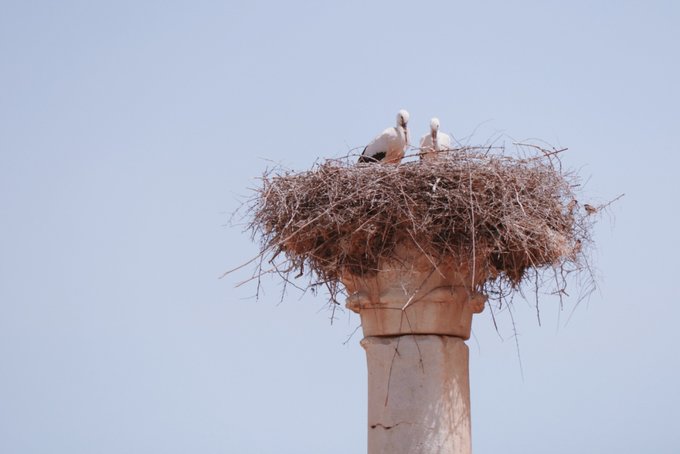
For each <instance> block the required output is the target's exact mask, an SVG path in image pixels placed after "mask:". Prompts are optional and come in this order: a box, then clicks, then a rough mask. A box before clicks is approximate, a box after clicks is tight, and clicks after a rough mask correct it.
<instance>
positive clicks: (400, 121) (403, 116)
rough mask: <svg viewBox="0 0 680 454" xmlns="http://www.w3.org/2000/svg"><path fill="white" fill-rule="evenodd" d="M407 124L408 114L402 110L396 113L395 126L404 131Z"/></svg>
mask: <svg viewBox="0 0 680 454" xmlns="http://www.w3.org/2000/svg"><path fill="white" fill-rule="evenodd" d="M407 123H408V112H407V111H405V110H404V109H401V110H400V111H399V112H398V113H397V126H401V127H402V128H404V129H406V124H407Z"/></svg>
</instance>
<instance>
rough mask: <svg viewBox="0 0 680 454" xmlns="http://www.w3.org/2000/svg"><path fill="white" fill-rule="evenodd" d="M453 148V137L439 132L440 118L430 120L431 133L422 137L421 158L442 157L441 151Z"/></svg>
mask: <svg viewBox="0 0 680 454" xmlns="http://www.w3.org/2000/svg"><path fill="white" fill-rule="evenodd" d="M450 149H451V137H450V136H449V135H448V134H446V133H443V132H439V118H433V119H431V120H430V133H429V134H425V135H424V136H423V137H422V138H421V139H420V151H419V152H418V154H419V155H420V159H421V160H424V161H430V160H433V159H437V158H439V157H441V151H445V150H450Z"/></svg>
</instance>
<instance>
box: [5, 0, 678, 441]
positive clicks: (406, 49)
mask: <svg viewBox="0 0 680 454" xmlns="http://www.w3.org/2000/svg"><path fill="white" fill-rule="evenodd" d="M677 5H678V4H677V2H673V1H645V2H642V1H640V2H626V1H624V2H592V1H589V2H585V1H572V2H557V1H555V2H546V1H544V2H538V1H535V2H533V1H525V2H506V1H495V2H491V1H489V2H427V3H426V2H398V1H394V2H368V1H361V2H359V1H345V2H333V3H322V2H294V1H289V2H249V1H248V2H247V1H238V2H237V1H232V2H206V1H193V2H176V1H141V2H137V1H135V2H132V1H117V2H92V1H84V0H83V1H62V2H44V1H43V2H41V1H7V0H4V1H0V216H1V222H0V452H2V453H8V454H14V453H17V454H29V453H50V454H54V453H65V454H66V453H67V454H77V453H93V452H97V453H105V454H107V453H156V452H158V453H188V452H197V453H204V454H210V453H226V452H228V453H306V452H310V453H311V452H315V453H329V454H335V453H348V452H364V451H365V441H366V434H365V432H366V428H365V426H366V408H365V406H366V397H365V386H366V370H365V358H364V353H363V351H362V350H361V348H360V347H359V346H358V341H359V339H360V336H359V335H358V334H357V335H355V336H354V337H353V338H352V339H351V340H350V341H349V342H348V343H347V344H344V343H343V342H344V341H345V339H346V338H347V337H348V336H349V335H350V334H351V333H352V331H354V329H355V328H356V326H357V324H358V319H357V317H356V316H354V315H353V314H349V313H347V312H343V313H340V314H339V319H338V320H337V321H336V323H335V324H333V325H332V326H330V325H329V320H328V316H329V314H328V312H327V311H326V306H325V300H324V298H323V295H321V296H318V297H314V296H311V295H307V296H305V297H304V298H301V299H300V298H299V295H297V294H295V293H290V294H288V296H287V297H286V298H285V299H284V300H283V302H282V303H280V304H279V290H280V286H279V284H278V283H277V282H276V281H275V280H267V281H265V283H264V288H265V295H264V297H263V298H261V300H260V301H253V300H252V299H249V297H250V296H252V294H253V293H254V288H253V287H252V286H250V287H249V286H244V287H240V288H235V287H234V284H235V283H236V282H238V281H239V280H241V279H244V278H246V277H247V276H248V270H244V271H243V272H241V273H236V274H235V275H233V276H230V277H229V278H227V279H223V280H218V279H217V277H218V276H219V275H220V274H221V273H222V272H223V271H224V270H226V269H228V268H230V267H232V266H235V265H237V264H239V263H241V262H243V261H244V260H247V259H248V258H250V257H252V256H253V255H254V254H255V252H256V245H254V244H252V243H251V242H250V240H249V238H248V236H247V235H245V234H243V233H242V232H241V231H240V229H239V228H237V227H228V226H225V224H226V223H227V221H228V217H229V213H230V212H231V211H232V210H234V209H235V208H236V207H237V206H238V203H239V197H240V196H242V195H247V194H248V190H247V188H248V187H252V186H253V185H255V184H257V183H256V181H255V180H254V177H257V176H259V175H260V174H261V172H262V171H263V170H264V168H265V167H266V166H267V165H269V163H268V161H267V160H273V161H275V162H281V163H283V164H285V165H288V166H290V167H292V168H294V169H305V168H306V167H308V166H309V165H310V164H311V163H312V162H313V161H315V160H316V159H317V158H319V157H325V156H338V155H342V154H344V153H346V151H347V149H348V148H351V147H356V146H361V145H363V144H366V143H367V142H368V141H369V140H370V139H371V138H372V137H373V135H374V134H375V133H376V132H378V131H380V130H381V129H382V128H384V127H386V126H389V125H391V124H392V122H393V121H394V115H395V113H396V111H397V110H398V109H399V108H406V109H408V110H409V111H410V113H411V128H412V133H413V135H414V136H415V137H419V136H420V135H421V134H423V133H424V132H425V130H426V128H427V124H428V120H429V118H430V116H432V115H437V116H438V117H439V118H440V120H441V122H442V130H444V131H448V132H451V133H453V134H454V135H456V136H466V135H469V134H471V133H472V132H473V131H474V130H475V128H476V127H477V126H478V125H480V124H482V127H480V128H479V130H478V131H477V133H476V136H475V137H476V138H477V139H478V140H480V141H484V140H486V139H487V138H488V137H489V136H491V135H493V134H495V133H497V132H499V131H502V132H504V133H506V134H507V135H508V136H510V137H515V138H528V137H536V138H541V139H544V140H546V141H548V142H551V143H553V144H555V145H560V146H566V147H569V151H568V152H567V153H565V154H564V163H565V165H567V166H569V167H570V168H575V169H579V171H580V172H581V174H582V175H583V176H584V177H585V178H589V182H588V186H587V193H588V194H591V195H592V197H593V199H594V200H595V201H596V202H597V201H604V200H607V199H608V198H611V197H614V196H616V195H618V194H619V193H622V192H625V193H626V196H625V197H624V198H623V199H622V200H621V201H620V202H619V203H617V204H616V206H615V207H614V208H613V210H612V212H613V214H614V215H615V219H612V220H611V221H610V219H609V218H607V217H605V219H603V222H601V223H600V224H599V225H598V227H597V229H596V231H595V239H596V241H597V243H598V249H597V251H596V254H595V256H596V263H597V267H598V270H599V274H600V276H601V281H600V285H599V290H598V292H597V293H595V294H594V295H593V296H592V297H591V298H590V300H589V301H588V302H587V303H583V304H582V305H580V306H579V307H578V308H577V309H576V310H575V311H574V313H573V316H571V318H570V321H569V323H566V320H567V319H568V318H569V316H570V314H571V309H572V308H573V303H574V300H570V301H568V302H567V303H568V305H567V309H566V310H565V311H563V312H562V313H561V314H560V313H559V311H558V308H557V304H556V302H555V301H554V300H551V299H546V300H545V302H544V303H543V306H542V314H543V318H544V323H543V326H542V327H539V326H537V323H536V319H535V313H534V311H533V309H532V308H531V307H530V305H529V304H527V303H524V302H521V301H518V302H516V305H515V319H516V322H517V326H518V331H519V341H520V353H521V356H522V365H523V370H524V379H522V377H521V375H520V368H519V363H518V359H517V348H516V346H515V342H514V339H513V338H512V329H511V324H510V320H509V317H508V316H507V313H504V314H501V320H500V322H501V333H500V334H501V335H502V339H501V338H500V337H499V336H498V335H497V334H496V333H495V331H494V329H493V326H492V323H491V319H490V317H489V314H488V312H487V313H484V314H481V315H479V316H478V317H477V319H476V320H475V322H474V326H473V331H474V335H475V337H474V338H473V339H471V340H470V342H469V345H470V349H471V361H470V367H471V380H472V404H473V416H472V418H473V444H474V449H475V453H481V454H483V453H497V452H503V453H506V454H509V453H518V454H519V453H531V452H550V453H557V454H560V453H572V452H581V453H617V454H625V453H631V454H632V453H641V452H654V453H669V454H670V453H677V452H680V451H679V450H680V431H678V425H679V424H680V392H678V389H677V388H678V383H680V354H679V352H678V345H679V344H680V334H679V330H678V328H677V325H678V319H680V305H678V303H679V302H680V301H678V290H677V284H676V282H675V281H676V280H677V279H678V277H677V268H678V264H677V256H678V253H679V252H680V247H679V246H680V245H679V244H678V243H679V242H678V235H677V232H676V228H677V225H678V224H680V216H679V215H678V212H677V209H678V202H677V199H678V196H680V190H679V189H680V183H679V181H678V178H677V173H678V166H679V165H680V160H679V159H678V158H677V156H678V151H679V150H678V137H677V131H678V125H679V120H680V118H679V117H680V116H679V115H678V109H679V107H678V106H680V91H679V90H678V80H680V58H679V57H680V55H679V54H680V52H679V50H678V43H680V32H678V23H679V22H680V8H679V7H678V6H677ZM569 303H571V304H569Z"/></svg>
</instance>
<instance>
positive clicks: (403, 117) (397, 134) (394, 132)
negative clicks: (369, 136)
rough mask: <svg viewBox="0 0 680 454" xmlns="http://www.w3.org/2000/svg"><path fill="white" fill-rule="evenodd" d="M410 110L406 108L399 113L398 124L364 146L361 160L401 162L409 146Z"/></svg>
mask: <svg viewBox="0 0 680 454" xmlns="http://www.w3.org/2000/svg"><path fill="white" fill-rule="evenodd" d="M407 123H408V112H407V111H405V110H404V109H402V110H400V111H399V113H397V126H395V127H393V128H387V129H385V130H384V131H383V132H381V133H380V134H379V135H378V136H377V137H376V138H375V139H373V140H372V141H371V143H369V144H368V145H367V146H366V148H364V151H363V153H361V156H359V162H383V163H387V164H399V162H401V159H402V158H403V157H404V149H405V148H406V147H407V146H408V144H409V143H408V128H407V127H406V124H407Z"/></svg>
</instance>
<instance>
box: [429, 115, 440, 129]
mask: <svg viewBox="0 0 680 454" xmlns="http://www.w3.org/2000/svg"><path fill="white" fill-rule="evenodd" d="M430 131H432V132H437V131H439V118H437V117H434V118H432V120H430Z"/></svg>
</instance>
